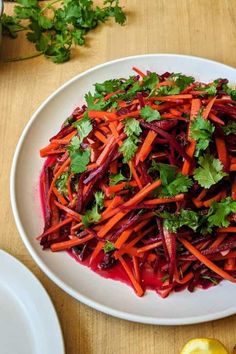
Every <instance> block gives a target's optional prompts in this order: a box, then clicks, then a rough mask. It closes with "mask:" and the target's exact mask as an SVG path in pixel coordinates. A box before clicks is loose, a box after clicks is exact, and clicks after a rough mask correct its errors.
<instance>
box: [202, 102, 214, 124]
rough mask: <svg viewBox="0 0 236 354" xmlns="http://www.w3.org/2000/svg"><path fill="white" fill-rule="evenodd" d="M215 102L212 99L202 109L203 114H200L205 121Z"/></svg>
mask: <svg viewBox="0 0 236 354" xmlns="http://www.w3.org/2000/svg"><path fill="white" fill-rule="evenodd" d="M215 100H216V97H213V98H212V99H211V100H210V101H209V103H208V104H207V106H206V108H205V109H204V111H203V113H202V118H204V119H207V118H208V116H209V114H210V112H211V109H212V107H213V105H214V103H215Z"/></svg>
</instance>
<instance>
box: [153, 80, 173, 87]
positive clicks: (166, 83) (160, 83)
mask: <svg viewBox="0 0 236 354" xmlns="http://www.w3.org/2000/svg"><path fill="white" fill-rule="evenodd" d="M174 85H175V82H174V81H173V80H166V81H162V82H159V83H158V84H157V85H156V88H157V89H158V88H159V87H162V86H174Z"/></svg>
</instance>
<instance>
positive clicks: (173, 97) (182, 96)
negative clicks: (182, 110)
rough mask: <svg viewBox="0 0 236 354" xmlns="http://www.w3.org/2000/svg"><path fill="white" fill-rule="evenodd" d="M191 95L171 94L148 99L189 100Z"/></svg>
mask: <svg viewBox="0 0 236 354" xmlns="http://www.w3.org/2000/svg"><path fill="white" fill-rule="evenodd" d="M191 98H193V96H192V95H189V94H183V95H173V96H153V97H149V98H148V100H149V101H172V100H191Z"/></svg>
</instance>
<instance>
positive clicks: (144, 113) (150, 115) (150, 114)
mask: <svg viewBox="0 0 236 354" xmlns="http://www.w3.org/2000/svg"><path fill="white" fill-rule="evenodd" d="M140 115H141V117H142V118H143V119H145V120H146V121H147V122H149V123H150V122H152V121H154V120H160V119H161V115H160V113H159V112H158V111H157V110H155V109H152V108H151V107H150V106H145V107H143V108H142V109H141V110H140Z"/></svg>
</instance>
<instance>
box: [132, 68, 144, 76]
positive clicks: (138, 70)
mask: <svg viewBox="0 0 236 354" xmlns="http://www.w3.org/2000/svg"><path fill="white" fill-rule="evenodd" d="M132 69H133V70H134V71H135V72H136V73H137V74H138V75H140V76H141V77H142V78H143V77H145V76H146V75H145V74H144V73H143V72H142V71H141V70H140V69H138V68H136V67H135V66H133V68H132Z"/></svg>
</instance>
